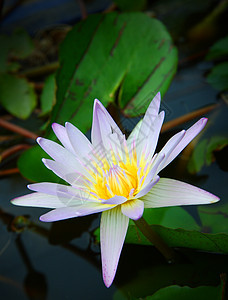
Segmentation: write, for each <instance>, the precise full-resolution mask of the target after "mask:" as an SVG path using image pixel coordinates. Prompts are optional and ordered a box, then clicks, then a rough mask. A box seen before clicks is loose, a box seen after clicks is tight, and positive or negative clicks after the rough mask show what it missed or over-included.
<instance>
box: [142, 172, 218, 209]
mask: <svg viewBox="0 0 228 300" xmlns="http://www.w3.org/2000/svg"><path fill="white" fill-rule="evenodd" d="M141 200H142V201H144V205H145V207H166V206H179V205H190V204H197V205H198V204H208V203H214V202H217V201H219V198H218V197H217V196H215V195H213V194H211V193H209V192H207V191H204V190H202V189H200V188H198V187H195V186H192V185H190V184H188V183H184V182H181V181H178V180H174V179H169V178H160V180H159V182H158V183H157V184H156V185H155V186H154V187H153V188H152V189H151V190H150V191H149V192H148V193H147V194H146V195H145V196H143V197H142V198H141Z"/></svg>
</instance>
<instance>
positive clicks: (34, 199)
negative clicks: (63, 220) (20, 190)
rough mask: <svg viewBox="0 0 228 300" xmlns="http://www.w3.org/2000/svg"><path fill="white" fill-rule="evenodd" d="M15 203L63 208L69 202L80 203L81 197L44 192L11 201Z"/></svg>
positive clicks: (72, 203)
mask: <svg viewBox="0 0 228 300" xmlns="http://www.w3.org/2000/svg"><path fill="white" fill-rule="evenodd" d="M11 203H12V204H14V205H20V206H32V207H46V208H61V207H65V206H67V205H69V204H71V205H80V204H81V203H82V201H81V199H76V198H70V197H62V196H61V197H60V196H54V195H47V194H44V193H38V192H35V193H32V194H28V195H25V196H22V197H18V198H15V199H13V200H12V201H11Z"/></svg>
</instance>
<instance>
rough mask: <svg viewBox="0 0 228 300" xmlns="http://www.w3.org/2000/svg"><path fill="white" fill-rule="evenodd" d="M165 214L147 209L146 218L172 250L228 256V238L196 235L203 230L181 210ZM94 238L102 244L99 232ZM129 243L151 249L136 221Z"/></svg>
mask: <svg viewBox="0 0 228 300" xmlns="http://www.w3.org/2000/svg"><path fill="white" fill-rule="evenodd" d="M159 210H160V211H159ZM162 210H163V208H159V209H157V208H154V209H146V210H145V213H144V215H143V216H144V218H145V219H146V221H147V222H148V224H149V225H150V226H151V228H152V229H153V230H154V231H155V232H157V233H158V234H159V235H160V236H161V238H162V239H163V240H164V241H165V242H166V244H167V245H168V246H170V247H184V248H192V249H198V250H203V251H210V252H219V253H228V235H226V234H223V233H220V234H208V233H202V232H199V231H196V229H197V230H198V229H199V226H198V225H197V224H196V222H195V220H194V219H193V218H192V217H191V216H190V215H188V213H187V212H186V211H185V210H184V209H183V208H181V207H171V208H166V209H165V211H163V212H162ZM156 212H157V213H158V217H157V219H156V218H154V219H153V216H155V215H156ZM184 218H185V220H184ZM154 224H159V225H154ZM180 227H182V228H180ZM183 227H184V228H185V229H183ZM94 235H95V237H96V239H97V240H98V241H99V239H100V230H99V228H98V229H97V230H96V231H95V232H94ZM125 242H126V243H130V244H138V245H151V243H150V242H149V241H148V240H147V238H146V237H145V236H144V235H143V234H142V233H141V231H140V230H139V229H138V228H137V227H136V225H135V224H134V222H133V221H130V222H129V226H128V231H127V236H126V239H125Z"/></svg>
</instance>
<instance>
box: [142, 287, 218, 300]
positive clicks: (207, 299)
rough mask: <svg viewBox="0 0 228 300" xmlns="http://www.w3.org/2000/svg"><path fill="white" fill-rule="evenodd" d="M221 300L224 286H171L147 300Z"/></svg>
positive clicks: (146, 299)
mask: <svg viewBox="0 0 228 300" xmlns="http://www.w3.org/2000/svg"><path fill="white" fill-rule="evenodd" d="M173 299H175V300H183V299H184V300H193V299H200V300H221V299H222V285H219V286H217V287H214V286H199V287H196V288H190V287H188V286H183V287H182V286H178V285H171V286H168V287H165V288H162V289H160V290H158V291H157V292H155V293H154V294H153V295H152V296H148V297H146V298H145V300H173Z"/></svg>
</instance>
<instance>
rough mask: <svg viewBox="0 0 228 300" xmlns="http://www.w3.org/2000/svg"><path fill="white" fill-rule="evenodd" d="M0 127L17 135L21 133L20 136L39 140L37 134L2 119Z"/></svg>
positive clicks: (0, 119)
mask: <svg viewBox="0 0 228 300" xmlns="http://www.w3.org/2000/svg"><path fill="white" fill-rule="evenodd" d="M0 127H3V128H5V129H8V130H10V131H13V132H16V133H19V134H20V135H23V136H25V137H27V138H29V139H33V140H35V139H37V138H38V135H37V134H35V133H33V132H31V131H29V130H27V129H24V128H22V127H20V126H18V125H15V124H12V123H10V122H8V121H6V120H3V119H2V118H0Z"/></svg>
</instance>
